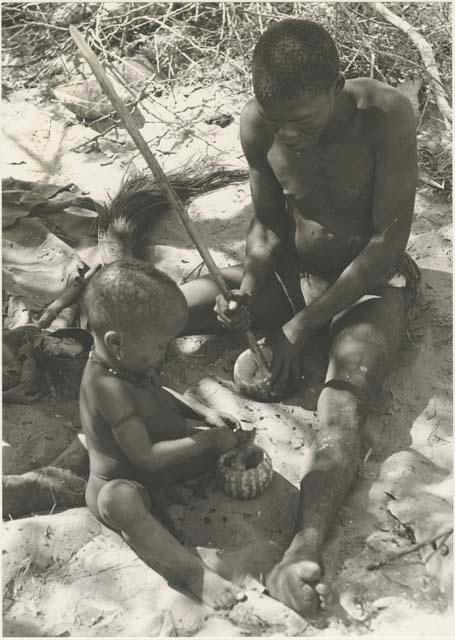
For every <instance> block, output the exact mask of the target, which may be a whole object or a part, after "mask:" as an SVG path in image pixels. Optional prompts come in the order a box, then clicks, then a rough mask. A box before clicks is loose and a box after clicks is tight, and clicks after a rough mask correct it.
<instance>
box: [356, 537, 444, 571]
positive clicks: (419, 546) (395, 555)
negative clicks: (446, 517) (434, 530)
mask: <svg viewBox="0 0 455 640" xmlns="http://www.w3.org/2000/svg"><path fill="white" fill-rule="evenodd" d="M452 533H453V527H450V528H449V529H446V530H445V531H443V532H442V533H438V534H437V535H436V536H432V537H431V538H427V539H426V540H422V542H418V543H417V544H413V545H412V547H409V549H404V551H398V552H397V553H391V554H390V555H389V557H388V558H386V559H385V560H381V561H380V562H372V563H371V564H369V565H368V566H367V569H368V571H375V570H376V569H379V568H380V567H384V566H385V565H386V564H389V563H391V562H395V560H398V559H399V558H402V557H403V556H407V555H409V554H410V553H414V552H415V551H418V550H419V549H422V548H423V547H426V546H427V545H429V544H433V543H434V542H436V540H439V539H440V538H442V542H441V544H440V546H439V549H441V551H442V550H443V549H442V547H443V543H444V542H445V540H446V539H447V538H448V537H449V536H450V535H452Z"/></svg>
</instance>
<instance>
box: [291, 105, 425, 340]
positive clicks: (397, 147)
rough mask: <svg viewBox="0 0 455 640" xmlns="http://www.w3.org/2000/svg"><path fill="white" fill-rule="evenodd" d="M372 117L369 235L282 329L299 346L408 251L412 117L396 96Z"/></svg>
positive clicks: (382, 277)
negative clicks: (374, 119) (325, 287)
mask: <svg viewBox="0 0 455 640" xmlns="http://www.w3.org/2000/svg"><path fill="white" fill-rule="evenodd" d="M375 117H377V118H378V123H377V124H378V127H377V139H376V141H375V142H376V164H375V179H374V191H373V209H372V217H373V229H374V231H373V235H372V237H371V239H370V241H369V242H368V244H367V245H366V246H365V248H364V249H363V250H362V251H361V252H360V253H359V255H358V256H356V258H354V260H353V261H352V262H351V264H350V265H348V267H346V269H345V270H344V271H343V272H342V273H341V275H340V276H339V277H338V279H337V280H336V281H335V282H334V283H333V285H332V286H331V287H330V288H329V289H328V290H327V291H326V292H325V293H324V294H323V295H321V296H320V297H319V298H318V299H317V300H315V301H314V302H312V303H311V304H310V305H308V307H306V308H305V309H304V310H303V311H302V312H300V313H299V314H297V316H295V317H294V318H293V319H292V320H291V321H290V322H289V323H288V324H287V325H285V327H283V329H284V330H285V332H286V333H287V331H286V329H287V328H289V330H290V331H291V333H292V332H295V338H296V342H297V343H304V342H306V339H307V338H308V334H311V333H313V332H314V331H316V330H317V329H318V328H320V327H322V326H323V325H325V324H326V323H327V322H329V321H330V320H331V319H332V318H333V317H334V316H335V315H337V314H338V313H340V312H341V311H343V310H344V309H346V308H347V307H349V306H350V305H351V304H354V302H356V301H357V300H358V299H359V298H361V297H362V296H363V295H365V294H366V293H368V292H370V291H371V290H372V289H373V288H374V287H376V286H378V285H380V284H382V283H384V280H385V278H386V276H387V274H389V273H390V272H391V270H393V268H394V267H396V266H397V265H398V262H399V259H400V257H401V255H402V253H403V251H404V250H405V248H406V244H407V242H408V239H409V234H410V231H411V223H412V218H413V211H414V200H415V192H416V185H417V149H416V130H415V117H414V113H413V110H412V106H411V104H410V102H409V101H408V100H407V98H405V97H404V96H401V95H400V96H394V99H393V103H392V104H391V105H390V106H389V108H388V109H387V111H386V112H385V113H383V114H381V115H380V116H375ZM293 323H295V324H294V326H293ZM290 337H291V336H290ZM296 342H294V344H296ZM302 346H303V344H302Z"/></svg>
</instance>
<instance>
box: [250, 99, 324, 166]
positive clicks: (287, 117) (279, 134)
mask: <svg viewBox="0 0 455 640" xmlns="http://www.w3.org/2000/svg"><path fill="white" fill-rule="evenodd" d="M334 101H335V96H334V92H333V91H330V92H329V93H328V94H321V95H315V96H314V95H303V96H300V97H299V98H295V99H293V100H286V101H279V102H276V103H274V104H273V105H270V106H267V107H263V106H262V105H260V106H259V112H260V114H261V116H262V118H263V119H264V121H265V122H266V124H268V125H269V126H270V127H271V128H272V129H273V131H274V133H275V137H276V139H277V140H278V141H279V142H281V144H284V145H285V146H286V147H289V148H290V149H292V150H293V151H295V152H297V153H298V152H301V151H305V150H307V149H310V148H312V147H314V146H315V145H316V144H317V143H318V142H319V138H320V137H321V135H322V133H323V132H324V129H325V128H326V126H327V124H328V122H329V120H330V118H331V115H332V113H333V108H334Z"/></svg>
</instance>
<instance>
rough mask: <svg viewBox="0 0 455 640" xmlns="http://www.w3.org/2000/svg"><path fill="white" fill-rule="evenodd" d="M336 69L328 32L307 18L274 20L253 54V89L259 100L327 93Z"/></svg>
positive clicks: (337, 60)
mask: <svg viewBox="0 0 455 640" xmlns="http://www.w3.org/2000/svg"><path fill="white" fill-rule="evenodd" d="M339 72H340V61H339V58H338V51H337V48H336V46H335V42H334V41H333V38H332V36H331V35H330V34H329V33H328V31H326V30H325V29H324V27H322V26H321V25H319V24H317V23H316V22H312V21H311V20H297V19H289V20H283V21H282V22H276V23H275V24H273V25H272V26H271V27H269V28H268V29H267V30H266V31H265V32H264V33H263V34H262V36H261V37H260V38H259V41H258V43H257V44H256V47H255V49H254V54H253V89H254V93H255V96H256V98H257V100H258V101H259V103H260V104H263V105H267V104H272V103H274V102H277V101H278V100H292V99H293V98H298V97H300V96H302V95H306V94H308V95H318V94H322V93H328V91H329V89H330V88H331V86H332V85H333V83H334V82H335V80H336V79H337V77H338V75H339Z"/></svg>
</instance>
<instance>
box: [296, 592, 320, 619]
mask: <svg viewBox="0 0 455 640" xmlns="http://www.w3.org/2000/svg"><path fill="white" fill-rule="evenodd" d="M295 604H296V605H297V606H294V608H295V610H296V611H297V612H298V613H300V614H301V615H303V616H314V615H316V613H317V611H318V609H319V598H318V596H317V595H316V593H315V591H314V589H313V588H312V587H310V586H309V585H304V586H303V588H302V589H301V591H300V594H299V598H298V602H296V603H295Z"/></svg>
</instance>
